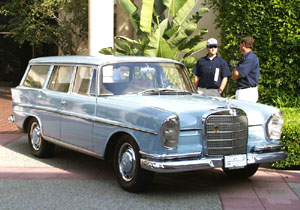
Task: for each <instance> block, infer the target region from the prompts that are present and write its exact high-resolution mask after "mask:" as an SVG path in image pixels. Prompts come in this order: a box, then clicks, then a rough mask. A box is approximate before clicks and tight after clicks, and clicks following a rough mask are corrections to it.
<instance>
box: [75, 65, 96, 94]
mask: <svg viewBox="0 0 300 210" xmlns="http://www.w3.org/2000/svg"><path fill="white" fill-rule="evenodd" d="M94 69H95V68H94V67H91V66H78V67H77V72H76V77H75V83H74V87H73V92H74V93H78V94H81V95H89V93H90V94H92V95H94V94H95V90H94V89H95V85H94V84H95V81H94V80H95V77H94V76H93V75H96V74H95V73H94Z"/></svg>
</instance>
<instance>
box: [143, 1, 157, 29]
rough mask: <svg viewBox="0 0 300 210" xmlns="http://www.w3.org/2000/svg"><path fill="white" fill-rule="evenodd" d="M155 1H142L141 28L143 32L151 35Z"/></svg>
mask: <svg viewBox="0 0 300 210" xmlns="http://www.w3.org/2000/svg"><path fill="white" fill-rule="evenodd" d="M153 9H154V0H142V10H141V19H140V28H141V30H142V31H143V32H147V33H151V29H152V27H151V25H152V18H153Z"/></svg>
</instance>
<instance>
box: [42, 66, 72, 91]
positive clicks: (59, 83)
mask: <svg viewBox="0 0 300 210" xmlns="http://www.w3.org/2000/svg"><path fill="white" fill-rule="evenodd" d="M73 70H74V66H54V69H53V72H52V75H51V78H50V81H49V84H48V89H50V90H54V91H58V92H65V93H66V92H68V90H69V87H70V82H71V78H72V74H73Z"/></svg>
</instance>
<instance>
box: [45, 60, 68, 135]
mask: <svg viewBox="0 0 300 210" xmlns="http://www.w3.org/2000/svg"><path fill="white" fill-rule="evenodd" d="M73 71H74V66H72V65H54V67H53V71H52V74H51V77H50V79H49V82H48V85H47V87H46V90H45V92H44V93H43V94H42V95H41V103H42V105H43V106H44V107H45V112H44V114H43V115H41V116H42V128H43V133H44V135H45V136H48V137H52V138H55V139H60V138H61V129H60V127H61V125H60V124H61V123H60V118H61V112H62V106H63V101H62V99H63V97H64V96H65V95H66V94H67V93H68V91H69V88H70V84H71V79H72V74H73Z"/></svg>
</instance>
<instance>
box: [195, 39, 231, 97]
mask: <svg viewBox="0 0 300 210" xmlns="http://www.w3.org/2000/svg"><path fill="white" fill-rule="evenodd" d="M206 50H207V52H208V54H207V55H206V56H204V57H202V58H200V59H199V61H198V62H197V64H196V66H195V67H194V69H193V73H194V74H195V81H194V84H195V87H196V88H197V90H198V93H199V94H201V95H210V96H218V97H220V96H221V93H222V92H223V91H224V89H225V87H226V85H227V82H228V77H229V76H230V75H231V73H230V70H229V67H228V64H227V62H226V61H225V60H224V59H222V58H221V57H219V56H218V41H217V40H216V39H214V38H211V39H209V40H207V44H206Z"/></svg>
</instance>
